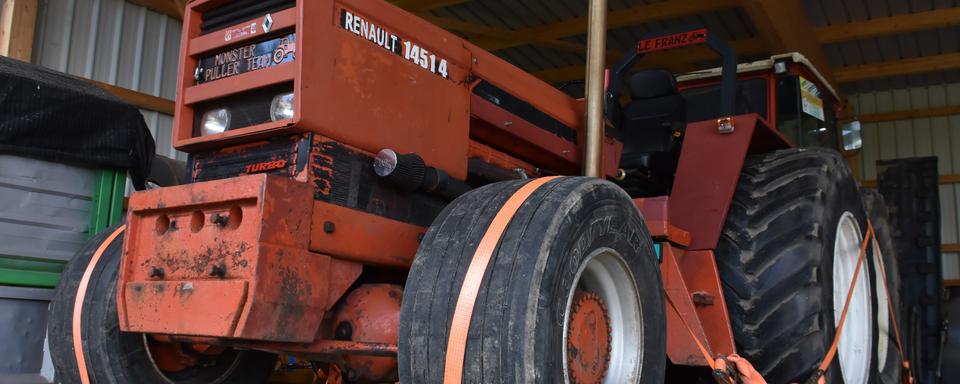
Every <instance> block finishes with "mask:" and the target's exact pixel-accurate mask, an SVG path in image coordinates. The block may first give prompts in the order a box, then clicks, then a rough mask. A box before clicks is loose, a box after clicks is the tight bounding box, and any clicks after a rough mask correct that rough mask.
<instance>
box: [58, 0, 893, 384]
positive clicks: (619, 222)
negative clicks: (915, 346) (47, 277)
mask: <svg viewBox="0 0 960 384" xmlns="http://www.w3.org/2000/svg"><path fill="white" fill-rule="evenodd" d="M701 44H702V45H707V46H708V47H710V48H712V49H713V50H715V51H716V52H717V53H718V56H719V58H720V61H721V62H722V67H721V68H718V69H714V70H708V71H701V72H696V73H692V74H686V75H682V76H679V77H678V76H675V75H674V74H673V73H671V72H669V71H667V70H662V69H638V68H637V67H636V65H635V64H636V62H637V60H638V59H639V58H640V57H642V56H644V55H646V54H656V53H657V52H659V51H662V50H667V49H673V48H678V47H684V46H690V45H701ZM607 74H608V76H607V77H608V81H607V86H606V87H605V96H604V99H605V101H606V103H605V104H606V106H605V107H604V108H603V112H604V115H605V119H604V120H605V124H604V125H605V126H606V129H605V133H604V134H603V135H602V136H601V139H600V140H599V142H598V143H597V145H596V147H594V148H592V149H593V150H594V151H593V152H591V151H589V150H588V148H587V145H588V144H587V143H588V142H590V141H589V140H587V134H588V132H587V129H586V128H585V125H586V124H585V117H584V116H585V104H584V100H581V99H576V98H574V97H571V96H569V95H568V94H566V93H564V92H562V91H561V90H558V89H557V88H555V87H554V86H552V85H551V84H548V83H545V82H543V81H541V80H540V79H538V78H536V77H534V76H533V75H531V74H529V73H526V72H524V71H523V70H521V69H519V68H517V67H515V66H513V65H511V64H510V63H508V62H506V61H504V60H503V59H501V58H499V57H497V56H495V55H494V54H492V53H490V52H486V51H484V50H482V49H481V48H478V47H477V46H475V45H473V44H471V43H470V42H469V41H467V40H465V39H463V38H461V37H458V36H457V35H454V34H452V33H450V32H447V31H445V30H443V29H441V28H440V27H437V26H435V25H432V24H430V23H429V22H427V21H425V20H423V19H421V18H419V17H417V16H416V15H413V14H411V13H407V12H405V11H403V10H401V9H399V8H397V7H395V6H394V5H391V4H389V3H387V2H383V1H366V0H270V1H254V0H240V1H232V2H231V1H224V0H196V1H192V2H189V4H188V5H187V6H186V11H185V14H184V19H183V34H182V39H181V51H180V71H179V77H178V80H177V87H176V89H177V97H176V113H175V117H174V127H173V135H174V144H175V147H176V148H177V149H178V150H181V151H183V152H186V153H187V154H189V161H188V165H187V170H186V180H187V182H186V183H184V184H182V185H168V186H163V187H159V188H153V189H147V190H142V191H137V192H134V193H132V194H131V195H130V197H129V203H128V207H127V213H126V218H125V220H124V222H123V223H122V224H120V225H118V226H116V227H113V228H110V229H108V230H106V231H104V232H102V233H100V234H98V235H97V236H96V237H94V238H93V239H92V240H91V241H90V243H89V244H88V245H87V246H86V247H85V248H84V249H83V250H82V251H80V252H79V253H78V254H77V256H76V257H75V258H74V259H73V260H72V261H71V262H70V263H69V265H68V266H67V268H66V270H65V272H64V276H63V279H62V281H61V283H60V285H59V287H58V290H57V296H56V300H55V301H54V303H53V304H52V307H51V311H50V314H51V320H50V322H51V324H50V340H51V350H52V354H53V358H54V362H55V364H56V367H57V373H58V375H59V377H60V378H61V380H62V381H63V382H65V383H144V384H153V383H263V382H265V381H266V380H267V379H268V377H269V376H270V375H271V373H272V372H273V371H274V368H275V366H276V365H277V359H278V358H277V356H278V355H282V356H295V357H296V358H297V359H299V360H300V361H308V362H310V364H311V369H312V370H315V371H316V372H317V375H318V377H319V378H320V379H319V380H320V382H324V381H325V382H327V383H394V382H397V381H399V382H400V383H405V384H426V383H461V382H462V383H590V384H594V383H645V384H646V383H663V382H664V381H665V380H669V381H670V382H695V381H696V380H698V379H704V378H705V379H710V375H711V371H710V369H709V368H707V367H710V366H712V364H713V362H712V360H713V358H714V357H716V356H729V355H732V354H739V355H740V356H743V357H744V358H746V359H748V360H749V361H750V362H751V363H752V364H753V365H754V366H755V367H756V369H757V370H758V371H759V372H760V373H761V374H762V375H763V376H764V377H765V378H766V380H767V381H768V382H770V383H788V382H803V381H805V380H807V379H808V378H809V377H811V375H825V376H826V377H827V378H828V381H829V382H830V383H851V384H864V383H875V382H879V381H880V380H884V381H885V382H895V381H896V380H899V375H900V373H899V372H900V364H899V360H898V356H897V354H896V348H895V345H894V343H893V341H891V340H893V339H892V336H891V331H890V329H891V328H892V327H891V325H892V324H894V322H893V320H892V319H891V318H890V316H888V315H886V314H888V312H887V300H888V298H887V294H886V292H887V290H886V289H884V286H883V285H882V283H881V280H882V279H881V278H880V277H879V275H878V271H881V270H883V269H881V268H879V261H878V258H879V255H881V254H882V255H883V256H884V257H887V258H890V257H892V250H888V249H882V250H881V249H880V248H881V246H882V245H883V244H885V243H884V242H882V241H881V242H880V243H877V244H880V245H877V246H874V247H871V249H870V250H869V251H868V252H867V253H868V255H867V256H868V257H867V258H865V261H864V262H862V263H861V262H859V261H860V260H861V259H864V258H862V257H859V256H860V255H861V253H862V252H861V246H862V245H863V243H864V239H865V234H866V233H868V213H867V212H868V210H866V209H865V208H864V204H863V200H862V199H861V192H860V190H859V188H858V186H857V184H856V182H855V181H854V179H853V177H852V176H851V171H850V169H849V168H848V166H847V163H846V161H845V155H849V154H850V153H851V152H849V151H851V150H855V149H856V148H857V147H858V146H859V137H858V135H859V132H858V131H857V130H855V129H843V128H841V125H842V124H841V122H842V120H841V118H840V116H841V113H840V112H841V101H840V99H839V98H838V95H837V93H836V92H835V90H834V88H832V87H831V85H830V84H828V83H827V82H826V81H824V79H823V77H821V76H820V75H819V74H818V72H817V71H816V70H815V69H814V68H813V67H812V66H811V65H810V64H809V63H808V62H807V61H806V60H805V59H804V58H803V57H802V56H801V55H798V54H789V55H779V56H773V57H771V58H769V59H766V60H761V61H757V62H754V63H748V64H741V65H739V66H738V65H737V59H736V55H735V53H734V52H733V51H732V50H731V49H730V48H729V47H728V46H727V45H726V44H724V43H723V42H722V41H721V40H720V39H719V38H717V37H716V36H715V35H713V34H712V33H711V32H710V31H708V30H706V29H703V28H700V27H690V28H679V29H675V30H668V31H663V32H660V33H657V34H651V35H648V36H644V37H643V38H642V39H641V40H640V41H639V42H638V44H637V46H636V47H635V49H633V50H631V51H630V52H626V54H625V56H624V58H623V60H622V61H620V62H618V63H616V65H614V66H612V67H611V68H610V70H609V71H608V72H607ZM591 153H594V154H599V158H594V161H598V162H599V164H600V166H601V169H602V171H601V174H600V175H599V177H586V176H579V175H581V174H582V173H581V172H582V169H583V165H584V163H585V162H586V161H587V160H588V157H589V156H592V155H591ZM871 201H876V200H875V199H874V200H871ZM872 223H873V226H874V227H875V228H876V233H877V236H878V237H879V238H881V239H884V238H887V237H888V236H889V233H888V228H887V227H886V226H885V225H882V223H883V221H882V220H879V219H874V220H872ZM890 264H891V263H890V262H889V260H888V263H887V265H888V268H887V269H886V271H887V272H888V274H889V273H890V270H891V269H892V266H890ZM894 275H895V274H890V276H891V277H892V276H894ZM890 280H892V281H891V282H890V284H894V283H895V282H896V281H895V278H892V279H890ZM851 290H853V293H852V294H849V295H848V293H849V292H850V291H851ZM848 297H849V298H848ZM847 302H849V303H847ZM842 313H846V316H845V318H846V321H845V324H846V325H845V327H844V328H843V332H842V333H841V334H840V336H839V337H838V338H837V337H835V336H836V335H837V328H838V325H839V323H840V320H841V317H843V316H841V314H842ZM835 338H836V339H837V340H838V343H837V348H836V349H837V354H836V355H837V356H836V358H835V359H833V360H831V361H828V365H827V368H829V369H819V368H818V365H819V364H821V361H822V360H823V358H824V356H826V355H828V353H829V350H830V349H831V348H830V347H831V343H832V341H834V339H835Z"/></svg>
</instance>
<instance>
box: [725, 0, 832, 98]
mask: <svg viewBox="0 0 960 384" xmlns="http://www.w3.org/2000/svg"><path fill="white" fill-rule="evenodd" d="M741 4H742V5H743V8H744V10H746V11H747V14H749V15H750V18H751V19H752V20H753V24H754V26H755V27H756V28H757V31H758V32H759V33H760V36H762V37H763V38H764V39H765V40H766V41H767V46H768V48H769V49H770V51H772V52H776V53H787V52H800V53H801V54H803V55H804V56H805V57H806V58H807V60H810V63H812V64H813V66H814V67H815V68H817V70H818V71H820V74H821V75H823V77H824V79H826V80H827V82H828V83H830V84H834V85H835V84H836V81H835V80H836V78H835V77H834V75H833V71H832V70H831V68H830V66H829V65H828V64H829V62H828V61H827V56H826V55H824V53H823V49H822V48H821V47H820V42H819V41H817V37H816V36H817V35H816V34H815V33H814V31H813V27H812V26H811V25H812V24H811V23H810V20H809V18H808V17H807V13H806V11H805V10H804V9H803V4H801V3H800V0H742V1H741Z"/></svg>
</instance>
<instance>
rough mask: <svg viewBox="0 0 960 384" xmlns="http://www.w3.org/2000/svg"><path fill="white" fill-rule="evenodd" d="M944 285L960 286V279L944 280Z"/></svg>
mask: <svg viewBox="0 0 960 384" xmlns="http://www.w3.org/2000/svg"><path fill="white" fill-rule="evenodd" d="M943 286H944V287H947V288H950V287H960V280H944V281H943Z"/></svg>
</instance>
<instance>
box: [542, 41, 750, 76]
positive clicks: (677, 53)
mask: <svg viewBox="0 0 960 384" xmlns="http://www.w3.org/2000/svg"><path fill="white" fill-rule="evenodd" d="M730 46H731V47H733V49H734V50H736V51H737V53H738V54H741V55H757V54H761V53H764V52H766V51H765V49H766V48H765V46H766V45H765V43H764V42H763V40H761V39H757V38H753V39H743V40H737V41H733V42H731V43H730ZM716 58H717V54H716V53H714V52H713V51H711V50H710V49H709V48H707V47H703V46H699V47H687V48H680V49H677V50H673V51H669V52H663V53H654V54H652V55H650V56H648V57H645V58H643V59H641V60H640V62H639V63H637V65H638V66H642V67H647V68H657V67H663V68H669V69H671V70H674V71H676V72H686V71H689V70H690V69H696V68H691V67H690V65H691V64H693V63H697V62H702V61H709V60H714V59H716ZM616 60H619V58H617V59H616ZM616 60H614V61H612V62H611V63H614V62H616ZM611 65H612V64H611ZM585 73H586V66H585V65H583V64H577V65H571V66H569V67H561V68H553V69H546V70H543V71H538V72H534V73H533V75H534V76H537V77H539V78H540V79H541V80H543V81H546V82H548V83H554V84H556V83H562V82H565V81H571V80H579V79H583V75H584V74H585Z"/></svg>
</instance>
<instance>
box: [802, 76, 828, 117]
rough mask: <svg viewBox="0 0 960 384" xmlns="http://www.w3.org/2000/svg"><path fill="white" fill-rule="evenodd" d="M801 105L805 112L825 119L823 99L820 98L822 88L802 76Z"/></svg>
mask: <svg viewBox="0 0 960 384" xmlns="http://www.w3.org/2000/svg"><path fill="white" fill-rule="evenodd" d="M800 105H801V106H802V107H803V113H806V114H808V115H810V116H813V117H816V118H817V119H818V120H820V121H824V116H823V99H822V98H820V89H818V88H817V85H816V84H814V83H813V82H812V81H810V80H807V79H804V78H803V77H802V76H801V77H800Z"/></svg>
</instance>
